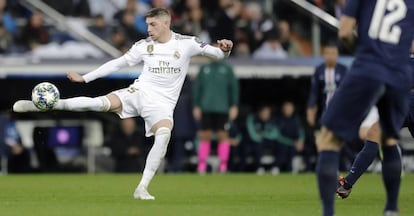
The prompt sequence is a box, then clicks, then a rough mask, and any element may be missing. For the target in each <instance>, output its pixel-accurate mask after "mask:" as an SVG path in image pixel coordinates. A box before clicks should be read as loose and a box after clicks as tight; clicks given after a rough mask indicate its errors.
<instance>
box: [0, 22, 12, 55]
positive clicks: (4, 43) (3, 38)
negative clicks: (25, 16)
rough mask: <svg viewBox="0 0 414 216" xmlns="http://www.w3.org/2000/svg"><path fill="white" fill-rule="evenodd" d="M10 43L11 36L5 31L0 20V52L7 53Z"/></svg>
mask: <svg viewBox="0 0 414 216" xmlns="http://www.w3.org/2000/svg"><path fill="white" fill-rule="evenodd" d="M12 43H13V39H12V36H11V35H10V34H9V33H8V32H7V30H6V29H5V28H4V25H3V23H2V22H1V21H0V54H4V53H8V51H9V50H10V47H11V45H12Z"/></svg>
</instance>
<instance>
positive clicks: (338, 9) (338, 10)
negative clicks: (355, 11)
mask: <svg viewBox="0 0 414 216" xmlns="http://www.w3.org/2000/svg"><path fill="white" fill-rule="evenodd" d="M345 2H346V0H336V3H335V5H334V13H335V17H336V18H337V19H339V18H341V16H342V11H343V10H344V7H345Z"/></svg>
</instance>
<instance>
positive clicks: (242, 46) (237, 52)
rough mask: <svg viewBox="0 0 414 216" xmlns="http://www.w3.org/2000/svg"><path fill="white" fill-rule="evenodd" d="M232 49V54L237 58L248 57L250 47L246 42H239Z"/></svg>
mask: <svg viewBox="0 0 414 216" xmlns="http://www.w3.org/2000/svg"><path fill="white" fill-rule="evenodd" d="M233 49H234V51H233V52H234V56H235V57H238V58H250V48H249V45H248V44H247V43H246V42H239V43H238V44H237V46H236V47H235V48H233Z"/></svg>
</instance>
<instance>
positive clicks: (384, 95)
mask: <svg viewBox="0 0 414 216" xmlns="http://www.w3.org/2000/svg"><path fill="white" fill-rule="evenodd" d="M352 69H353V70H363V69H364V68H356V67H354V68H352ZM365 69H366V68H365ZM353 72H357V73H356V74H358V71H353ZM373 72H375V71H373ZM354 74H355V73H352V74H347V75H346V76H345V78H344V80H343V81H342V83H341V84H340V85H339V87H338V89H337V90H336V92H335V95H334V96H333V98H332V100H331V102H330V103H329V104H328V108H327V109H326V112H325V113H324V114H323V116H322V125H324V126H325V127H327V128H328V129H329V130H331V131H332V132H333V133H334V134H335V135H336V136H337V137H339V138H341V139H343V140H345V141H353V140H356V139H358V130H359V127H360V125H361V123H362V121H363V120H364V118H365V117H366V116H367V114H368V112H369V110H370V109H371V107H372V106H373V105H375V104H377V106H378V112H379V115H380V123H381V127H382V132H383V135H384V137H387V138H399V131H400V128H401V126H402V125H403V123H404V119H405V116H406V114H407V112H408V102H409V96H410V91H409V84H407V85H405V84H402V85H399V86H391V85H390V84H387V83H385V82H383V81H379V80H376V79H373V78H371V77H364V76H358V75H354Z"/></svg>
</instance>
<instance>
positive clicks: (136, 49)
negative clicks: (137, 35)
mask: <svg viewBox="0 0 414 216" xmlns="http://www.w3.org/2000/svg"><path fill="white" fill-rule="evenodd" d="M144 42H145V40H144V39H142V40H140V41H138V42H136V43H135V44H134V45H132V47H131V48H130V49H129V50H128V52H126V53H125V54H124V58H125V60H126V61H127V63H128V65H129V66H134V65H136V64H138V63H140V62H141V61H142V54H141V53H142V52H141V47H142V45H143V44H144Z"/></svg>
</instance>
